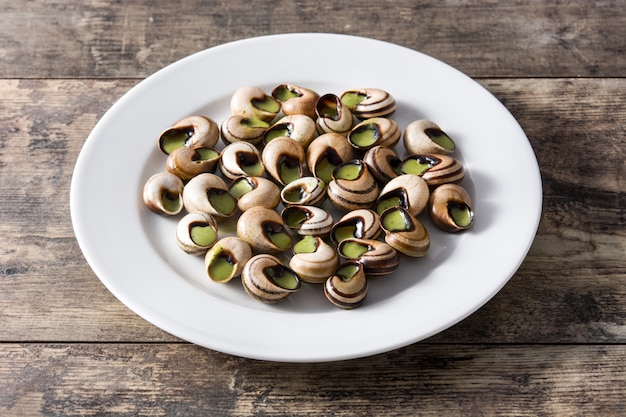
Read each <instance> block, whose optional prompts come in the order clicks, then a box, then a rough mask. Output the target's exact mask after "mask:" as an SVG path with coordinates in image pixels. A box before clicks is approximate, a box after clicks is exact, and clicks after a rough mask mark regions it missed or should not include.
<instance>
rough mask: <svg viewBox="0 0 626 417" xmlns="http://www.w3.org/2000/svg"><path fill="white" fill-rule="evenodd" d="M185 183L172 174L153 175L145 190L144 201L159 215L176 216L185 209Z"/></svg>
mask: <svg viewBox="0 0 626 417" xmlns="http://www.w3.org/2000/svg"><path fill="white" fill-rule="evenodd" d="M184 187H185V185H184V183H183V181H182V180H181V179H180V178H178V177H177V176H176V175H174V174H172V173H170V172H160V173H158V174H154V175H152V176H151V177H150V178H149V179H148V181H146V184H145V185H144V188H143V201H144V203H145V204H146V206H148V208H149V209H150V210H152V211H153V212H155V213H157V214H165V215H169V216H174V215H176V214H178V213H180V212H181V211H182V209H183V197H182V194H183V189H184Z"/></svg>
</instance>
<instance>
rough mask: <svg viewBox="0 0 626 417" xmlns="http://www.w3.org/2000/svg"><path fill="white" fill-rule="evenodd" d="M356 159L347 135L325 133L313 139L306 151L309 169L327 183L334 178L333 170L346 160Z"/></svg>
mask: <svg viewBox="0 0 626 417" xmlns="http://www.w3.org/2000/svg"><path fill="white" fill-rule="evenodd" d="M352 159H354V148H353V147H352V146H351V145H350V143H349V142H348V141H347V139H346V137H345V136H342V135H340V134H338V133H324V134H321V135H319V136H318V137H316V138H315V139H313V141H312V142H311V143H310V144H309V147H308V148H307V151H306V161H307V166H308V167H309V171H311V173H312V174H313V175H314V176H316V177H318V178H321V179H322V180H323V181H324V183H325V184H328V183H329V182H330V181H331V180H332V179H333V171H334V170H335V168H337V167H338V166H339V165H341V164H342V163H344V162H348V161H351V160H352Z"/></svg>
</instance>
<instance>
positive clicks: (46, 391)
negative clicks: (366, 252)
mask: <svg viewBox="0 0 626 417" xmlns="http://www.w3.org/2000/svg"><path fill="white" fill-rule="evenodd" d="M625 355H626V347H625V346H624V345H616V346H586V345H579V346H567V345H565V346H533V347H532V348H528V347H527V346H521V347H520V346H456V345H428V344H422V345H413V346H411V347H409V348H406V349H401V350H399V351H396V352H392V353H387V354H384V355H378V356H374V357H370V358H363V359H358V360H351V361H343V362H333V363H328V364H284V363H271V362H262V361H253V360H247V359H241V358H235V357H232V356H229V355H225V354H215V353H210V352H208V351H207V350H205V349H202V348H199V347H196V346H192V345H187V344H167V345H161V344H159V345H151V344H148V345H145V344H131V345H126V344H116V345H110V344H104V345H100V344H88V345H84V344H78V345H76V344H64V345H59V344H55V345H48V344H20V345H17V344H15V345H14V344H5V345H1V346H0V375H2V376H5V375H11V376H13V377H12V378H10V379H7V378H0V393H3V394H0V414H2V415H15V416H17V415H23V416H30V415H39V414H41V415H51V416H57V415H62V416H118V415H158V416H191V415H193V416H252V415H256V416H285V415H306V416H383V415H384V416H441V415H445V416H450V417H455V416H488V415H498V416H517V417H521V416H529V417H530V416H538V415H543V416H545V415H553V416H603V417H613V416H614V417H618V416H623V411H624V408H623V401H624V395H625V394H626V383H625V379H626V365H625V364H624V361H623V359H624V356H625ZM16 380H17V381H20V384H19V385H18V386H14V385H13V381H16Z"/></svg>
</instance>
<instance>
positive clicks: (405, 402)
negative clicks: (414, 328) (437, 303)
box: [0, 0, 626, 417]
mask: <svg viewBox="0 0 626 417" xmlns="http://www.w3.org/2000/svg"><path fill="white" fill-rule="evenodd" d="M624 10H626V2H625V1H624V0H597V1H586V0H573V1H565V0H556V1H541V0H516V1H515V2H501V1H495V0H481V1H466V0H445V1H439V0H424V1H420V2H413V1H409V0H398V1H394V2H390V1H367V0H362V1H360V2H359V3H358V5H356V3H349V2H341V1H330V2H319V1H313V0H294V1H288V0H278V1H269V0H259V1H255V2H244V1H240V0H231V1H213V0H182V1H178V2H164V1H155V0H138V1H132V2H131V1H127V0H121V1H110V0H98V1H87V2H75V1H70V0H49V1H48V0H46V1H36V0H27V1H11V0H7V1H2V2H0V23H1V24H0V198H1V199H0V236H1V238H2V239H1V242H0V415H2V416H9V417H12V416H20V417H21V416H34V415H43V416H78V415H80V416H107V417H110V416H129V415H156V416H207V415H210V416H286V415H311V416H365V417H368V416H379V415H384V416H409V415H410V416H442V415H445V416H452V417H456V416H496V415H497V416H516V417H517V416H522V417H523V416H558V417H562V416H606V417H613V416H615V417H617V416H623V415H624V410H625V409H626V366H625V365H624V359H625V358H626V304H625V303H624V300H625V299H626V216H625V214H624V213H625V210H624V208H625V207H626V66H625V61H624V54H625V53H626V25H624ZM293 32H331V33H343V34H350V35H357V36H365V37H370V38H375V39H381V40H385V41H389V42H393V43H396V44H399V45H402V46H406V47H408V48H412V49H414V50H419V51H422V52H425V53H427V54H429V55H431V56H433V57H435V58H438V59H440V60H443V61H445V62H447V63H449V64H451V65H453V66H455V67H457V68H459V69H460V70H461V71H463V72H465V73H467V74H469V75H470V76H472V77H474V78H475V79H477V80H478V81H479V82H480V83H481V84H483V85H484V86H485V88H487V89H488V90H489V91H491V92H492V93H493V94H494V95H495V96H496V97H497V98H498V99H499V100H501V101H502V102H503V103H504V104H505V106H506V107H507V108H508V109H509V110H510V111H511V113H512V114H513V115H514V116H515V117H516V119H517V120H518V121H519V123H520V125H521V127H522V128H523V129H524V131H525V132H526V133H527V135H528V137H529V140H530V143H531V145H532V147H533V149H534V151H535V153H536V155H537V159H538V162H539V166H540V169H541V175H542V184H543V190H544V200H543V213H542V217H541V222H540V224H539V230H538V234H537V237H536V239H535V241H534V243H533V245H532V247H531V248H530V252H529V254H528V256H527V258H526V259H525V261H524V262H523V263H522V265H521V267H520V269H519V270H518V272H517V273H516V274H515V275H514V276H513V278H512V279H511V280H510V282H509V283H508V284H507V285H506V286H505V287H504V288H503V289H502V291H500V293H499V294H497V295H496V296H495V297H494V298H493V299H492V300H491V301H490V302H489V303H487V304H486V305H485V306H484V307H483V308H481V309H480V310H478V311H477V312H476V313H474V314H473V315H472V316H470V317H468V318H467V319H465V320H463V321H462V322H460V323H458V324H457V325H455V326H453V327H452V328H450V329H448V330H447V331H444V332H442V333H440V334H438V335H436V336H434V337H432V338H430V339H429V340H426V341H423V342H420V343H415V344H412V345H410V346H407V347H404V348H400V349H396V350H393V351H390V352H387V353H384V354H380V355H377V356H373V357H368V358H362V359H355V360H350V361H340V362H332V363H323V364H289V363H273V362H264V361H254V360H248V359H243V358H238V357H234V356H230V355H227V354H222V353H219V352H214V351H211V350H209V349H205V348H202V347H198V346H194V345H191V344H188V343H186V342H183V341H180V340H178V339H177V338H175V337H174V336H171V335H169V334H166V333H165V332H163V331H161V330H160V329H158V328H156V327H155V326H153V325H151V324H149V323H147V322H146V321H144V320H143V319H141V318H140V317H138V316H137V315H135V314H134V313H133V312H132V311H130V310H129V309H128V308H126V307H125V306H124V305H122V304H121V303H120V302H119V301H118V300H117V299H116V298H115V297H114V296H113V295H112V294H111V293H109V291H108V290H107V289H106V288H105V287H104V286H103V285H102V284H101V283H100V281H99V280H98V279H97V277H96V276H95V275H94V273H93V272H92V270H91V269H90V267H89V265H88V264H87V263H86V262H85V260H84V258H83V257H82V254H81V251H80V248H79V247H78V244H77V242H76V239H75V237H74V233H73V229H72V224H71V219H70V215H69V190H70V182H71V176H72V171H73V167H74V163H75V161H76V158H77V157H78V154H79V152H80V149H81V147H82V145H83V143H84V141H85V138H86V137H87V135H88V134H89V132H90V131H91V129H92V128H93V126H94V125H95V123H96V122H97V121H98V120H99V119H100V117H102V115H103V114H104V113H105V112H106V110H107V109H108V108H109V107H110V106H111V105H112V104H113V103H114V102H115V101H116V100H117V99H118V98H120V97H121V96H122V95H123V94H124V93H125V92H126V91H128V89H130V88H131V87H132V86H134V85H135V84H137V83H138V82H139V81H140V80H142V79H143V78H145V77H146V76H148V75H150V74H152V73H154V72H155V71H157V70H159V69H161V68H162V67H163V66H165V65H168V64H170V63H172V62H174V61H176V60H178V59H180V58H183V57H185V56H187V55H189V54H192V53H194V52H197V51H200V50H203V49H205V48H209V47H212V46H215V45H219V44H223V43H225V42H230V41H236V40H239V39H245V38H249V37H253V36H262V35H270V34H278V33H293ZM274 53H275V51H268V59H273V58H274V56H275V55H274ZM320 53H323V51H320ZM323 64H326V63H324V62H323V61H321V62H316V63H315V65H323ZM381 71H384V67H383V68H381ZM485 128H489V126H486V127H485ZM506 140H507V138H504V137H503V138H502V146H506ZM523 174H524V173H523V172H521V173H520V175H523ZM511 227H515V225H514V224H513V225H511ZM506 243H507V242H502V244H503V245H506ZM497 256H498V255H497V254H494V257H497Z"/></svg>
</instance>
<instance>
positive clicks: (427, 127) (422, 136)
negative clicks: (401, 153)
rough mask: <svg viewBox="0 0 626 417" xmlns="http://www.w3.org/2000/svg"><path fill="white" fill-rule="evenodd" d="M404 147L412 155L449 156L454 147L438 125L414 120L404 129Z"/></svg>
mask: <svg viewBox="0 0 626 417" xmlns="http://www.w3.org/2000/svg"><path fill="white" fill-rule="evenodd" d="M403 141H404V147H405V148H406V150H407V152H408V153H412V154H431V153H434V154H449V153H452V152H454V150H455V148H456V146H455V144H454V141H453V140H452V139H451V138H450V136H448V135H447V134H446V133H445V132H444V131H443V130H441V128H440V127H439V125H438V124H437V123H435V122H433V121H431V120H416V121H414V122H411V123H409V125H408V126H407V127H406V128H405V129H404V138H403Z"/></svg>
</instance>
